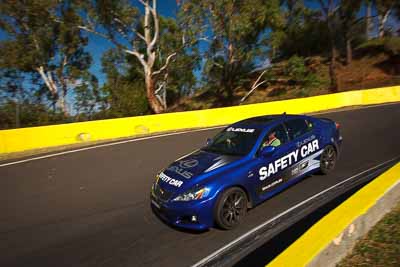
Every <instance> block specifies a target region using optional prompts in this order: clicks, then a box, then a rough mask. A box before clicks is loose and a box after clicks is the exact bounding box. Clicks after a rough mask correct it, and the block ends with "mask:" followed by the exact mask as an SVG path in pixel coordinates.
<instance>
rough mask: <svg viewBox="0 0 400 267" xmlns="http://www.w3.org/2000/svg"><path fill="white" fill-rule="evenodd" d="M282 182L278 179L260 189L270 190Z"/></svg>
mask: <svg viewBox="0 0 400 267" xmlns="http://www.w3.org/2000/svg"><path fill="white" fill-rule="evenodd" d="M282 182H283V179H282V178H280V179H278V180H276V181H274V182H273V183H270V184H269V185H266V186H264V187H263V188H262V191H265V190H267V189H270V188H271V187H273V186H275V185H277V184H280V183H282Z"/></svg>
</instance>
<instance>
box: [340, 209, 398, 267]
mask: <svg viewBox="0 0 400 267" xmlns="http://www.w3.org/2000/svg"><path fill="white" fill-rule="evenodd" d="M337 266H338V267H350V266H351V267H354V266H382V267H384V266H385V267H390V266H396V267H398V266H400V204H398V205H397V207H396V208H395V209H394V210H393V211H391V212H390V213H388V214H387V215H385V217H384V218H383V219H382V220H381V221H379V222H378V223H377V224H376V225H375V226H374V227H373V228H372V229H371V230H370V232H369V233H368V234H367V235H366V236H365V237H363V238H362V239H361V240H359V241H358V243H357V244H356V246H355V247H354V249H353V251H352V253H351V254H350V255H348V256H347V257H346V258H345V259H344V260H342V261H341V262H340V263H339V264H338V265H337Z"/></svg>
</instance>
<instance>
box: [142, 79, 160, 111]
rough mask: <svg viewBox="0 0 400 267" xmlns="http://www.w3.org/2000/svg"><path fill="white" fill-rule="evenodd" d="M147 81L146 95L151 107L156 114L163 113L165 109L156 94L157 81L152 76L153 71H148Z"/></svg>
mask: <svg viewBox="0 0 400 267" xmlns="http://www.w3.org/2000/svg"><path fill="white" fill-rule="evenodd" d="M145 83H146V97H147V101H148V102H149V105H150V108H151V110H152V111H153V113H155V114H159V113H162V112H163V111H164V107H163V106H162V105H161V103H160V102H159V101H158V99H157V97H156V95H155V82H154V79H153V77H151V73H146V78H145Z"/></svg>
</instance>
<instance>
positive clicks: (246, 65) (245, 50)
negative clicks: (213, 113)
mask: <svg viewBox="0 0 400 267" xmlns="http://www.w3.org/2000/svg"><path fill="white" fill-rule="evenodd" d="M180 21H181V25H183V26H182V27H184V30H185V32H186V33H187V35H188V38H189V39H190V40H193V42H194V43H197V44H199V45H200V44H202V43H203V42H205V43H206V44H207V49H205V52H204V55H203V58H204V67H203V72H202V73H203V82H204V84H205V85H206V87H207V88H209V89H210V90H212V91H213V92H214V93H215V94H216V95H217V96H218V97H219V98H220V100H221V101H226V102H230V101H232V98H233V92H234V90H235V89H236V88H238V87H241V86H243V84H245V83H246V82H248V78H249V75H250V73H251V71H252V70H254V68H255V61H257V60H259V61H265V59H266V57H265V49H266V47H265V45H264V44H263V41H264V39H265V34H266V31H267V29H268V28H269V27H271V26H272V25H275V24H277V23H279V1H276V0H268V1H261V0H250V1H233V0H217V1H215V0H206V1H204V0H202V1H199V0H196V1H184V3H183V4H182V7H181V13H180Z"/></svg>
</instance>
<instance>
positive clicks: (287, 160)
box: [258, 136, 319, 181]
mask: <svg viewBox="0 0 400 267" xmlns="http://www.w3.org/2000/svg"><path fill="white" fill-rule="evenodd" d="M311 137H312V136H311ZM314 138H315V137H314ZM305 140H309V138H308V139H305ZM301 143H303V142H301ZM317 150H319V143H318V139H315V140H313V141H312V142H309V143H304V144H303V145H302V146H301V147H299V148H297V149H296V150H295V151H292V152H290V153H289V154H287V155H285V156H283V157H281V158H279V159H277V160H275V161H274V162H271V163H269V164H268V166H263V167H261V168H260V170H259V172H258V173H259V175H260V180H261V181H263V180H265V179H267V178H268V177H270V176H271V175H274V174H276V173H278V172H280V171H283V170H284V169H286V168H287V167H289V166H291V165H293V164H294V163H296V162H297V161H298V160H299V159H300V158H305V157H307V156H308V155H310V154H312V153H314V152H316V151H317ZM299 156H300V157H299ZM307 164H308V163H307ZM306 167H307V166H305V167H304V168H306ZM296 171H297V170H296ZM297 172H298V171H297Z"/></svg>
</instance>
